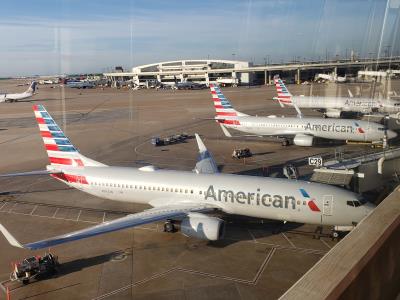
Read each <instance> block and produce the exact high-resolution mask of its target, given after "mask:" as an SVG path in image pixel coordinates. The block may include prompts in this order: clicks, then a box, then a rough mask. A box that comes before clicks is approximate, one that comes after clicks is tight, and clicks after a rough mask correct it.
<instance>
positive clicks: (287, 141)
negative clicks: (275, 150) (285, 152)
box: [282, 139, 290, 147]
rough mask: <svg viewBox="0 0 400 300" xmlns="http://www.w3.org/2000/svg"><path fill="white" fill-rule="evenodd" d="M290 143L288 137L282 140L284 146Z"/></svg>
mask: <svg viewBox="0 0 400 300" xmlns="http://www.w3.org/2000/svg"><path fill="white" fill-rule="evenodd" d="M289 144H290V143H289V140H286V139H285V140H283V141H282V146H284V147H287V146H289Z"/></svg>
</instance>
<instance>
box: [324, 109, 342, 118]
mask: <svg viewBox="0 0 400 300" xmlns="http://www.w3.org/2000/svg"><path fill="white" fill-rule="evenodd" d="M341 115H342V112H341V111H340V110H327V111H326V112H325V116H327V117H328V118H340V116H341Z"/></svg>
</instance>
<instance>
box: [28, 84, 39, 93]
mask: <svg viewBox="0 0 400 300" xmlns="http://www.w3.org/2000/svg"><path fill="white" fill-rule="evenodd" d="M36 86H37V82H36V81H32V82H31V85H30V86H29V88H28V89H27V90H26V92H27V93H31V94H33V93H34V92H35V91H36Z"/></svg>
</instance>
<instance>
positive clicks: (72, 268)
mask: <svg viewBox="0 0 400 300" xmlns="http://www.w3.org/2000/svg"><path fill="white" fill-rule="evenodd" d="M127 255H131V254H127V251H124V250H118V251H113V252H110V253H105V254H101V255H97V256H93V257H87V258H78V259H75V260H71V261H67V262H60V264H61V265H60V267H59V270H58V272H57V273H56V274H55V276H54V277H62V276H65V275H68V274H71V273H75V272H79V271H81V270H83V269H86V268H89V267H92V266H96V265H101V264H104V263H106V262H109V261H121V260H124V259H125V258H126V257H127Z"/></svg>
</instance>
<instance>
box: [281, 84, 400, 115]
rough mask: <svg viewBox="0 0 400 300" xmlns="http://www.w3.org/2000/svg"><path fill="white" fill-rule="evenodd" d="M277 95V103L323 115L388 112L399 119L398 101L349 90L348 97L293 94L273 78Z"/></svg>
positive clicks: (399, 103)
mask: <svg viewBox="0 0 400 300" xmlns="http://www.w3.org/2000/svg"><path fill="white" fill-rule="evenodd" d="M274 82H275V87H276V90H277V92H278V97H276V98H274V100H277V101H278V102H279V104H280V105H281V106H282V107H284V105H288V106H293V105H297V107H299V108H313V109H317V110H320V111H322V112H323V113H324V116H326V117H330V118H340V117H341V115H342V113H343V112H356V113H362V114H376V113H379V114H382V116H383V115H385V114H389V116H390V117H392V118H396V119H400V101H395V100H391V99H372V98H354V97H353V95H352V94H351V93H350V91H349V94H350V95H349V97H320V96H293V95H292V94H291V93H290V92H289V90H288V89H287V87H286V86H285V84H284V83H283V81H282V80H281V79H279V78H274Z"/></svg>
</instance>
